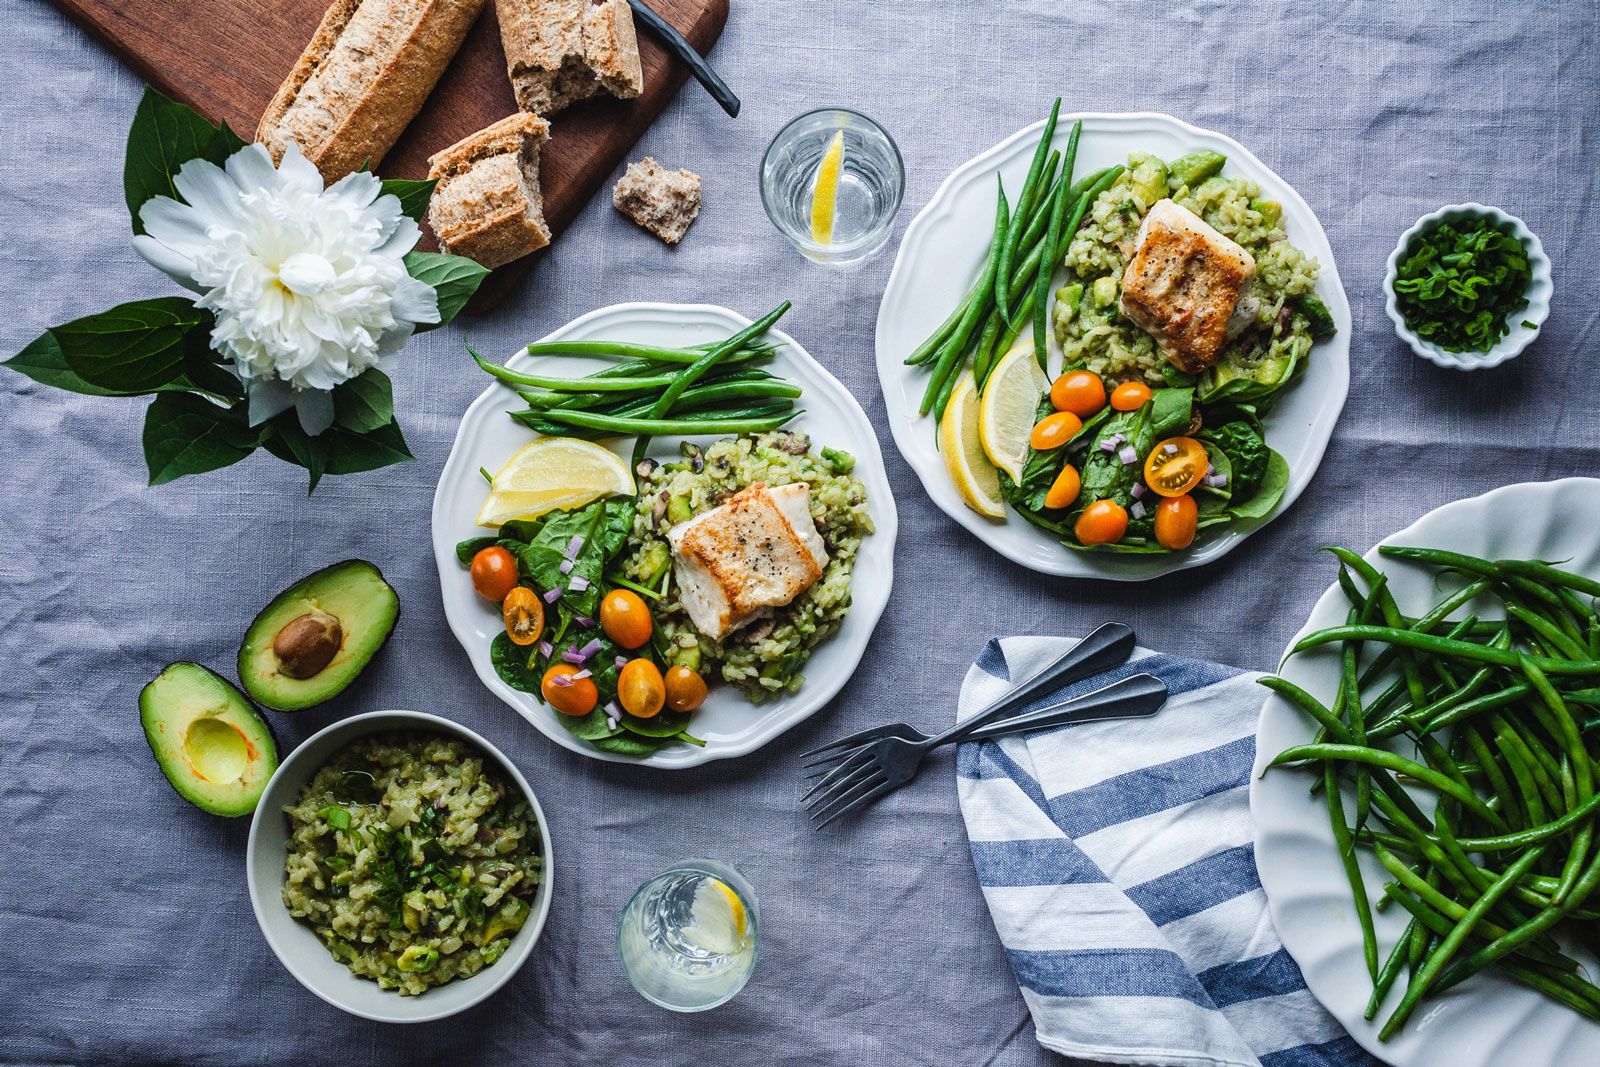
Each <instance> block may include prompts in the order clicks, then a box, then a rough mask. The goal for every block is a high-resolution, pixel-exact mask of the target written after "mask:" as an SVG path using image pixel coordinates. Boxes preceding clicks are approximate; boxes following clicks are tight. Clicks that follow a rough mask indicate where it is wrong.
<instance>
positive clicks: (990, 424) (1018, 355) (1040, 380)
mask: <svg viewBox="0 0 1600 1067" xmlns="http://www.w3.org/2000/svg"><path fill="white" fill-rule="evenodd" d="M1049 388H1050V379H1049V378H1047V377H1046V376H1045V373H1044V370H1043V369H1042V368H1041V367H1040V366H1039V361H1038V360H1036V359H1034V358H1033V342H1032V341H1023V342H1021V343H1019V344H1018V345H1016V346H1015V347H1014V348H1012V349H1011V351H1009V352H1007V353H1006V354H1005V355H1003V356H1001V357H1000V362H998V363H996V364H995V366H994V370H992V371H990V372H989V380H988V381H987V382H985V383H984V386H983V400H982V403H981V404H980V406H979V410H978V435H979V439H980V440H982V441H983V450H984V452H986V453H988V456H989V460H990V462H992V463H993V464H994V465H995V466H996V467H999V468H1000V469H1001V470H1003V471H1005V472H1006V474H1007V475H1009V476H1010V478H1011V480H1012V481H1014V482H1017V481H1021V480H1022V464H1023V463H1024V462H1026V461H1027V458H1028V437H1029V435H1030V434H1032V433H1033V423H1034V419H1035V416H1036V415H1037V414H1038V411H1039V398H1040V397H1042V396H1043V395H1044V394H1045V393H1046V392H1047V391H1048V390H1049Z"/></svg>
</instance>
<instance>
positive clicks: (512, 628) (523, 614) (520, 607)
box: [500, 585, 544, 645]
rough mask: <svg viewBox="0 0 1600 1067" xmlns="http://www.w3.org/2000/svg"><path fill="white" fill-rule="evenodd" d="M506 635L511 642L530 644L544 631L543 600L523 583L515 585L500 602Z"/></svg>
mask: <svg viewBox="0 0 1600 1067" xmlns="http://www.w3.org/2000/svg"><path fill="white" fill-rule="evenodd" d="M500 617H501V618H503V619H504V620H505V623H506V636H508V637H510V638H511V641H512V643H513V644H518V645H531V644H533V643H534V642H535V641H537V640H539V635H540V634H542V633H544V601H542V600H540V599H539V594H538V593H535V592H534V591H533V590H532V589H529V588H528V587H527V586H525V585H519V586H516V587H515V588H513V589H512V590H511V592H509V593H507V594H506V597H505V600H503V601H502V602H501V604H500Z"/></svg>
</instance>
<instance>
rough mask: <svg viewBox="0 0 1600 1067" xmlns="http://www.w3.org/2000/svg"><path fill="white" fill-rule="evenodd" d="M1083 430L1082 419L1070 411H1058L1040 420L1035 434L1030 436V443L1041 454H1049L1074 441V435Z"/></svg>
mask: <svg viewBox="0 0 1600 1067" xmlns="http://www.w3.org/2000/svg"><path fill="white" fill-rule="evenodd" d="M1081 429H1083V420H1082V419H1080V418H1078V416H1076V415H1074V414H1073V413H1072V412H1070V411H1058V412H1056V413H1055V414H1054V415H1046V416H1045V417H1044V418H1042V419H1040V420H1039V424H1038V425H1037V426H1035V427H1034V428H1033V433H1032V434H1030V435H1029V436H1028V443H1029V444H1030V445H1032V446H1033V447H1034V448H1037V449H1038V450H1039V451H1040V452H1048V451H1050V450H1051V449H1052V448H1060V447H1061V446H1062V445H1064V444H1066V443H1067V442H1068V441H1070V440H1072V438H1073V435H1074V434H1076V433H1077V432H1078V431H1079V430H1081Z"/></svg>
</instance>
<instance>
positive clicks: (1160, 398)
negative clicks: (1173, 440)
mask: <svg viewBox="0 0 1600 1067" xmlns="http://www.w3.org/2000/svg"><path fill="white" fill-rule="evenodd" d="M1193 412H1194V389H1192V388H1185V389H1156V390H1154V391H1152V393H1151V396H1150V438H1151V441H1152V442H1155V441H1159V440H1161V439H1162V438H1165V437H1176V436H1177V435H1178V434H1181V433H1182V432H1183V431H1184V430H1186V429H1188V428H1189V419H1190V418H1191V417H1192V415H1193ZM1147 451H1148V449H1146V450H1145V451H1142V452H1140V453H1139V457H1140V459H1141V460H1142V459H1143V458H1144V455H1145V452H1147Z"/></svg>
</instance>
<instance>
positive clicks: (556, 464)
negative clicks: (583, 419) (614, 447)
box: [477, 437, 634, 528]
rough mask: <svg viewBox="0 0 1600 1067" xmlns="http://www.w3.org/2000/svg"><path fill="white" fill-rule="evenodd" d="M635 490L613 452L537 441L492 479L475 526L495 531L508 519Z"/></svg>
mask: <svg viewBox="0 0 1600 1067" xmlns="http://www.w3.org/2000/svg"><path fill="white" fill-rule="evenodd" d="M633 491H634V488H633V473H632V472H631V471H629V470H628V465H627V464H626V463H624V462H623V461H622V459H621V457H619V456H618V455H617V454H616V453H614V452H612V451H610V450H609V449H606V448H602V447H601V446H599V445H597V444H595V443H594V442H592V441H579V440H577V439H576V438H572V437H541V438H539V440H537V441H534V442H533V443H532V444H529V445H527V446H526V447H524V448H523V449H522V450H521V451H520V452H518V453H517V454H516V455H514V456H512V457H511V458H510V459H509V460H507V461H506V465H505V466H503V467H501V468H500V470H499V472H498V473H496V474H495V476H494V480H493V482H492V483H491V486H490V491H489V499H487V500H485V501H484V502H483V507H482V508H481V509H480V510H479V511H478V518H477V523H478V525H479V526H488V527H495V528H497V527H499V526H501V525H502V524H504V523H507V522H510V521H511V520H512V519H532V518H537V517H538V516H540V515H543V514H544V513H545V512H547V511H555V510H556V509H557V508H580V507H583V506H584V505H585V504H589V503H593V502H594V501H596V500H599V499H600V498H601V497H603V496H628V495H631V494H632V493H633Z"/></svg>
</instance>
